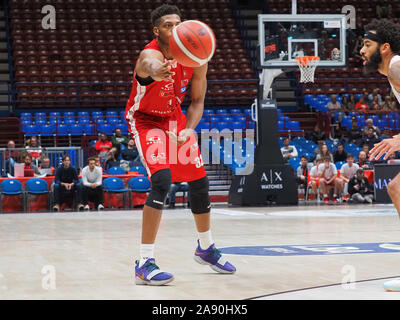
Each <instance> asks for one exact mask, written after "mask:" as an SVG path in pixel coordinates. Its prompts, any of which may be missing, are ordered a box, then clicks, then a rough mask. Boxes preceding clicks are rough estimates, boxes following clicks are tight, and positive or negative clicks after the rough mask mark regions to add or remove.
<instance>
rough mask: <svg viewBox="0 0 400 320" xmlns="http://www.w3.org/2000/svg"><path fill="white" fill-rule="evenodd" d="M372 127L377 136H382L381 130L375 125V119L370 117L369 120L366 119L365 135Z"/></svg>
mask: <svg viewBox="0 0 400 320" xmlns="http://www.w3.org/2000/svg"><path fill="white" fill-rule="evenodd" d="M370 128H372V129H373V130H374V132H375V134H376V137H377V138H379V137H380V136H381V130H379V128H378V127H377V126H374V121H373V120H372V119H371V118H368V119H367V120H365V127H364V130H363V136H364V137H365V136H367V135H368V130H369V129H370Z"/></svg>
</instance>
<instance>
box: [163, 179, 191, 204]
mask: <svg viewBox="0 0 400 320" xmlns="http://www.w3.org/2000/svg"><path fill="white" fill-rule="evenodd" d="M179 191H185V192H189V185H188V184H187V182H173V183H172V184H171V188H170V189H169V193H168V201H169V204H168V208H170V209H173V208H175V200H176V193H177V192H179ZM188 199H189V193H188Z"/></svg>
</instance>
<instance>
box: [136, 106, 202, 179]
mask: <svg viewBox="0 0 400 320" xmlns="http://www.w3.org/2000/svg"><path fill="white" fill-rule="evenodd" d="M185 126H186V118H185V115H184V114H183V113H182V112H181V110H180V109H179V110H177V111H176V112H175V115H174V116H172V117H171V118H167V119H163V118H161V117H152V116H147V115H144V114H141V113H138V112H136V113H135V118H134V120H133V121H131V122H130V123H129V131H130V132H131V135H132V137H133V139H134V140H135V143H136V147H137V149H138V151H139V154H140V157H141V160H142V162H143V164H144V166H145V167H146V169H147V173H148V174H149V176H151V175H153V174H154V173H156V172H157V171H158V170H161V169H170V170H171V176H172V182H188V181H194V180H198V179H201V178H203V177H205V176H206V171H205V169H204V164H203V159H202V157H201V153H200V148H199V145H198V143H197V139H196V136H195V134H192V136H191V137H190V139H188V140H187V141H186V142H185V143H184V144H183V145H181V146H178V145H177V144H176V143H175V142H173V141H170V139H169V137H168V135H167V133H166V131H173V132H175V133H176V134H177V135H178V134H179V132H180V131H181V130H183V129H184V128H185Z"/></svg>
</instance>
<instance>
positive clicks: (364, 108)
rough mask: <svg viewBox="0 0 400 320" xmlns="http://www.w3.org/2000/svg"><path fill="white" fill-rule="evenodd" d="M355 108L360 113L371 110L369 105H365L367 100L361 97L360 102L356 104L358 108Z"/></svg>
mask: <svg viewBox="0 0 400 320" xmlns="http://www.w3.org/2000/svg"><path fill="white" fill-rule="evenodd" d="M354 108H355V109H356V110H357V111H359V112H367V111H368V109H369V106H368V104H367V103H365V98H364V97H360V99H359V100H358V102H357V103H356V106H355V107H354Z"/></svg>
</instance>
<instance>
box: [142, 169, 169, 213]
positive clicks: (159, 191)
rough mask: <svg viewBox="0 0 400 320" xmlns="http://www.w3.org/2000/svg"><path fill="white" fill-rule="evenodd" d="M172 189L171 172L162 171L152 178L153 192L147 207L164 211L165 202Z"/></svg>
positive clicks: (148, 198)
mask: <svg viewBox="0 0 400 320" xmlns="http://www.w3.org/2000/svg"><path fill="white" fill-rule="evenodd" d="M170 187H171V171H170V170H169V169H162V170H159V171H157V172H156V173H155V174H153V175H152V176H151V191H150V193H149V195H148V197H147V200H146V205H147V206H149V207H152V208H154V209H158V210H162V208H163V205H164V200H165V198H166V196H167V194H168V192H169V189H170Z"/></svg>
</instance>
